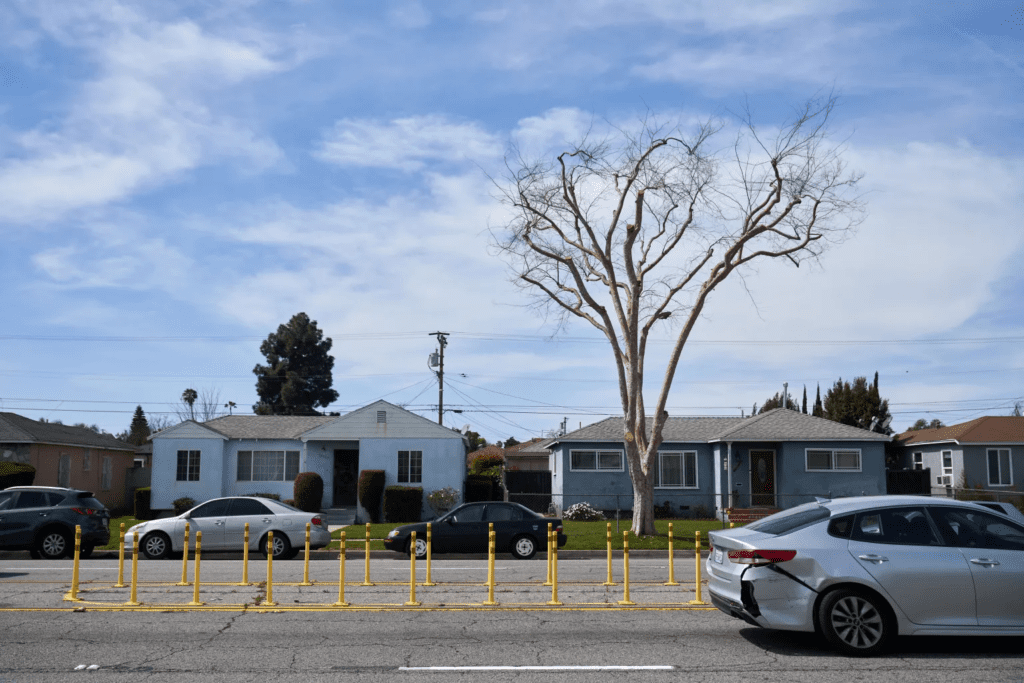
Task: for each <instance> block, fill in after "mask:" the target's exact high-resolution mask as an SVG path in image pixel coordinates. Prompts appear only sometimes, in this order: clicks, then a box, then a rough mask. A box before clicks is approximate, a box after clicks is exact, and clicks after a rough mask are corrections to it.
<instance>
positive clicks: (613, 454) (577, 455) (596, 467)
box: [569, 451, 622, 472]
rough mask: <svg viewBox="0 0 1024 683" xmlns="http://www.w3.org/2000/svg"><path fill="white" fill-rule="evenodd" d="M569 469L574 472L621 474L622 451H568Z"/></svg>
mask: <svg viewBox="0 0 1024 683" xmlns="http://www.w3.org/2000/svg"><path fill="white" fill-rule="evenodd" d="M569 469H570V470H572V471H574V472H598V471H601V472H621V471H622V451H570V452H569Z"/></svg>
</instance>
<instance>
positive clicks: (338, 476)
mask: <svg viewBox="0 0 1024 683" xmlns="http://www.w3.org/2000/svg"><path fill="white" fill-rule="evenodd" d="M358 483H359V451H353V450H344V451H343V450H336V451H334V487H333V497H332V501H333V502H332V503H331V505H333V506H334V507H339V506H348V505H355V504H356V503H357V502H358V496H357V492H356V489H357V485H358Z"/></svg>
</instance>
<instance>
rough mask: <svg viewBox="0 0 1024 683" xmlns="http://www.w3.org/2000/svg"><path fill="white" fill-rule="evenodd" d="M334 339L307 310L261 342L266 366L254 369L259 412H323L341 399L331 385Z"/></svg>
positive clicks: (255, 407) (271, 413) (288, 413)
mask: <svg viewBox="0 0 1024 683" xmlns="http://www.w3.org/2000/svg"><path fill="white" fill-rule="evenodd" d="M332 344H333V342H332V341H331V339H330V337H327V338H326V339H325V338H324V333H323V332H322V331H321V330H320V328H319V327H317V324H316V321H315V320H310V319H309V316H307V315H306V314H305V313H296V314H295V315H294V316H292V319H291V320H289V321H288V324H287V325H280V326H279V327H278V328H277V332H272V333H271V334H270V335H269V336H268V337H267V338H266V340H265V341H264V342H263V343H262V344H260V353H262V354H263V355H264V357H266V359H267V364H266V365H257V366H256V367H255V368H253V373H254V374H255V375H256V393H257V394H259V397H260V402H259V403H257V404H256V405H254V406H253V412H255V413H256V414H257V415H319V413H318V412H317V410H316V408H318V407H319V408H324V407H327V406H328V405H330V404H331V403H333V402H334V401H336V400H337V399H338V392H337V391H335V390H334V389H332V388H331V384H332V382H333V377H332V371H333V369H334V357H333V356H331V355H330V353H328V352H329V351H330V350H331V346H332Z"/></svg>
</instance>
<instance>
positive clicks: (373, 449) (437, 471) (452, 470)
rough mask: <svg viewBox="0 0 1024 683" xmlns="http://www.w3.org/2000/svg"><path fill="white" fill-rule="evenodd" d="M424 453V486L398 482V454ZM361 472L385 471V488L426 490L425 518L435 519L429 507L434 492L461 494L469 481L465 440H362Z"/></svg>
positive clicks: (424, 498) (360, 453)
mask: <svg viewBox="0 0 1024 683" xmlns="http://www.w3.org/2000/svg"><path fill="white" fill-rule="evenodd" d="M405 450H415V451H422V452H423V482H422V483H413V484H410V483H405V482H399V481H398V451H405ZM359 469H360V471H362V470H384V485H385V486H396V485H397V486H417V487H423V509H422V511H421V515H422V516H423V518H428V517H432V516H433V515H434V512H433V510H432V509H431V508H430V506H429V505H427V502H426V501H427V496H428V495H430V492H431V491H435V490H437V489H442V488H445V487H447V486H450V487H452V488H454V489H455V490H456V491H458V492H459V496H460V502H461V496H462V487H463V482H464V481H465V479H466V450H465V447H464V446H463V445H462V439H461V438H460V439H361V440H360V441H359Z"/></svg>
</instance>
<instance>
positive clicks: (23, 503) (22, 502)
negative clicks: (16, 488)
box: [14, 491, 49, 509]
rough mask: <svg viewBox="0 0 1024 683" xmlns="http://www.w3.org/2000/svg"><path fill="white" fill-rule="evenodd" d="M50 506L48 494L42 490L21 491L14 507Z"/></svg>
mask: <svg viewBox="0 0 1024 683" xmlns="http://www.w3.org/2000/svg"><path fill="white" fill-rule="evenodd" d="M44 507H49V504H48V503H47V501H46V494H45V493H43V492H42V491H21V492H20V493H18V499H17V500H16V501H14V509H23V508H44Z"/></svg>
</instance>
